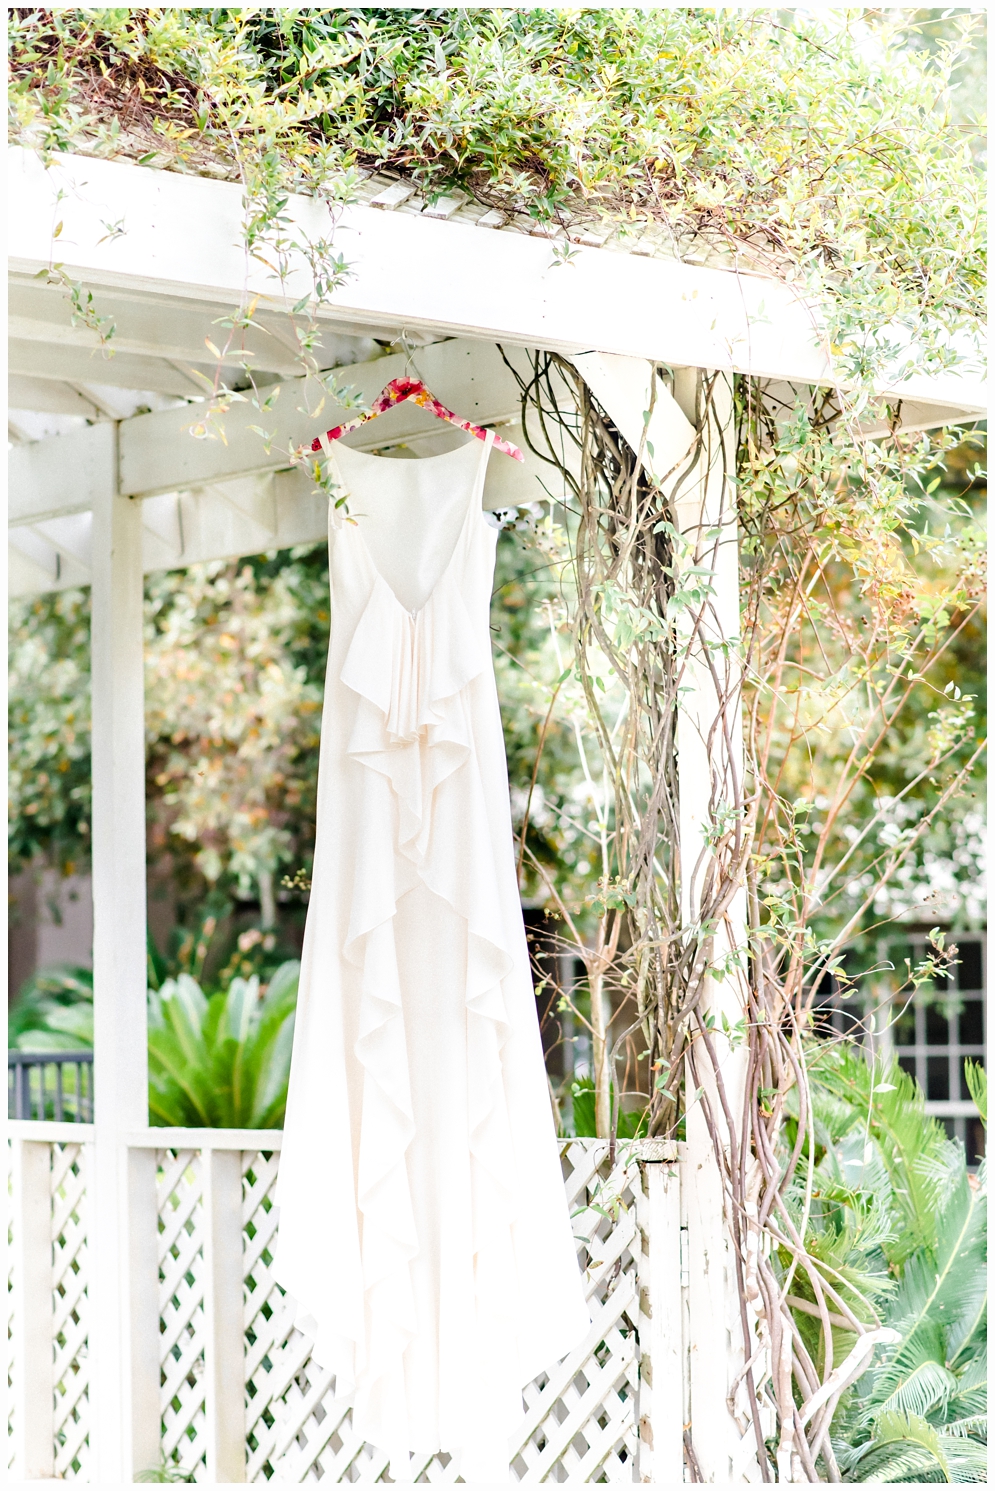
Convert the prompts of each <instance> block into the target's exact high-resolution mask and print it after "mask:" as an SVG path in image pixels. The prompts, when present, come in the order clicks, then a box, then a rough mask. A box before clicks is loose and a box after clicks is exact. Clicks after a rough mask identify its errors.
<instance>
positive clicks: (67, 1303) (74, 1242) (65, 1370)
mask: <svg viewBox="0 0 995 1500" xmlns="http://www.w3.org/2000/svg"><path fill="white" fill-rule="evenodd" d="M51 1159H52V1179H51V1181H52V1222H51V1228H50V1234H51V1243H52V1331H53V1369H52V1377H51V1379H52V1386H53V1391H54V1401H53V1406H54V1413H53V1422H52V1425H53V1429H54V1434H55V1440H54V1448H55V1473H56V1477H57V1478H59V1479H77V1480H83V1481H86V1480H87V1479H89V1478H90V1448H89V1437H90V1366H89V1358H88V1350H89V1335H90V1306H89V1284H90V1265H89V1243H88V1238H87V1228H88V1225H87V1219H88V1190H89V1179H90V1172H91V1169H92V1160H91V1149H90V1147H88V1146H85V1145H80V1144H77V1143H68V1142H64V1141H63V1142H56V1143H54V1144H53V1145H52V1147H51Z"/></svg>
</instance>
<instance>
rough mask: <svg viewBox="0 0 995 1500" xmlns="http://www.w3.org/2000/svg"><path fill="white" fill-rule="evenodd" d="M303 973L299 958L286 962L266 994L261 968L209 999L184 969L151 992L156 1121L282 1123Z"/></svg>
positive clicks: (257, 1126) (245, 1125)
mask: <svg viewBox="0 0 995 1500" xmlns="http://www.w3.org/2000/svg"><path fill="white" fill-rule="evenodd" d="M299 974H300V965H299V964H297V963H287V964H284V965H282V966H281V968H279V969H278V970H277V972H276V973H275V974H274V975H273V978H272V979H271V980H270V982H269V984H268V985H267V987H266V993H265V996H263V995H262V994H261V989H260V984H259V979H258V977H257V976H256V975H253V977H252V978H251V979H233V980H232V982H231V984H230V986H229V988H228V990H227V992H224V991H219V992H218V993H217V994H215V995H212V996H210V997H209V998H208V997H207V996H206V995H205V994H204V992H203V990H202V989H201V988H200V986H199V985H198V984H197V982H196V981H195V980H193V979H191V978H190V976H189V975H186V974H182V975H180V977H179V978H178V979H169V980H167V981H166V983H165V984H164V985H163V987H162V989H160V990H159V991H158V992H155V991H153V992H151V994H150V997H149V1120H150V1123H151V1124H153V1125H195V1126H214V1127H221V1126H239V1127H241V1128H242V1129H246V1130H267V1129H273V1128H276V1127H278V1126H280V1125H282V1123H283V1114H284V1110H285V1108H286V1103H287V1086H288V1083H289V1079H290V1054H291V1048H292V1045H293V1036H294V1010H295V1006H296V1004H297V981H298V976H299Z"/></svg>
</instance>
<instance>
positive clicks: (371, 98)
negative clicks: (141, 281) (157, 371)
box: [9, 6, 985, 358]
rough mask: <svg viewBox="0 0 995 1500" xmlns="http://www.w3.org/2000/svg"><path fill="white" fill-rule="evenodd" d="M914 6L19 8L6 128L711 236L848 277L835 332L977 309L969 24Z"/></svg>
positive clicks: (951, 317)
mask: <svg viewBox="0 0 995 1500" xmlns="http://www.w3.org/2000/svg"><path fill="white" fill-rule="evenodd" d="M918 15H919V13H918V12H916V11H914V10H895V11H891V12H881V11H878V12H876V13H875V12H868V11H866V10H865V9H854V10H852V11H833V12H826V13H825V14H823V15H820V14H819V13H813V12H812V11H808V12H806V13H801V12H788V11H785V10H783V9H776V8H771V9H756V10H754V9H750V8H744V9H733V8H725V9H718V8H712V7H680V8H663V7H651V8H648V9H645V10H636V9H631V10H630V9H619V10H615V9H612V10H602V9H597V8H591V9H578V8H571V9H531V8H529V9H524V10H515V9H508V8H505V9H493V10H492V9H485V8H481V9H477V8H455V7H438V8H427V9H424V10H414V9H407V8H405V9H388V8H377V7H369V8H366V7H364V8H337V7H336V8H329V7H324V6H301V7H296V6H294V7H289V6H288V7H275V6H274V7H270V6H259V7H256V6H250V7H244V8H224V9H215V10H211V9H206V8H199V7H189V8H188V7H184V6H170V7H167V6H153V7H148V8H142V9H137V8H130V7H122V8H113V9H105V8H100V7H94V8H86V9H83V8H78V7H68V6H67V7H65V8H59V9H50V10H45V9H31V10H29V9H15V10H14V11H12V13H11V20H10V43H9V45H10V57H11V94H10V103H11V112H12V121H13V124H12V130H13V135H14V138H15V139H16V140H18V141H20V142H22V143H24V144H32V145H35V146H37V147H39V148H40V149H42V150H44V151H52V150H66V149H74V150H85V151H92V152H96V153H99V154H107V155H112V156H122V157H131V158H132V159H137V160H139V161H142V162H146V163H154V164H156V165H162V166H169V167H172V168H174V169H177V170H185V171H192V172H203V173H208V174H215V175H228V176H233V177H238V176H241V177H242V179H243V180H245V181H246V182H247V185H248V186H249V187H250V189H251V190H252V193H253V196H254V197H256V198H257V199H261V200H262V201H264V202H266V203H267V204H268V205H269V207H268V212H269V213H272V212H274V211H275V205H276V203H277V202H278V200H279V199H280V197H281V196H282V195H283V194H285V192H286V191H287V190H288V189H293V190H298V191H304V192H308V191H314V190H315V188H316V187H320V186H321V185H323V184H327V183H328V181H329V179H336V180H337V182H338V183H339V187H340V190H341V184H342V180H343V176H344V178H345V181H346V183H347V184H348V182H349V181H350V180H355V173H356V171H357V169H358V170H362V169H364V168H365V169H370V168H376V169H381V170H388V171H392V172H396V173H398V174H400V175H402V176H406V177H409V178H411V179H412V180H414V181H415V182H417V183H418V184H419V185H420V186H421V187H423V188H424V189H425V190H427V191H428V192H429V193H439V192H442V191H444V190H446V189H451V188H452V187H454V186H458V187H460V188H461V189H463V190H464V191H467V192H469V193H470V194H471V195H472V196H473V197H475V198H476V199H477V200H479V201H480V202H482V203H485V204H490V205H495V206H501V207H502V208H504V209H506V210H508V211H512V212H518V213H521V214H523V215H526V216H530V217H532V218H534V219H536V220H540V221H551V222H553V223H560V224H562V225H563V226H564V227H565V228H566V227H568V226H569V225H570V224H571V223H572V222H574V221H575V220H577V219H580V220H587V221H590V220H605V219H607V220H609V221H610V222H611V223H612V224H613V225H615V226H623V227H624V226H627V227H628V228H630V229H631V230H632V231H634V232H635V231H638V232H640V233H641V232H642V231H643V230H644V229H645V228H646V227H648V226H652V225H656V226H659V227H660V229H661V231H662V232H663V233H664V234H665V235H666V236H668V237H670V239H671V241H672V245H673V249H674V253H676V254H678V255H681V254H684V253H687V252H688V251H689V250H691V249H693V247H694V246H695V245H696V244H698V245H701V244H702V243H705V242H707V243H709V244H711V245H713V246H718V247H722V248H723V249H725V250H726V251H727V252H730V253H732V254H734V255H735V256H737V257H738V258H739V260H740V263H745V264H752V265H760V266H767V267H769V268H771V269H775V270H777V271H778V272H780V273H781V274H787V275H791V276H793V277H794V278H796V279H799V280H800V281H802V282H804V283H805V284H806V285H811V286H816V287H819V286H822V287H824V286H826V285H828V286H830V287H832V288H834V289H835V290H836V291H837V293H839V292H840V291H841V290H842V289H844V288H845V290H846V297H845V301H846V303H847V306H848V314H847V316H845V317H844V318H843V320H842V325H841V332H842V338H843V343H844V344H845V343H846V340H847V337H851V338H852V336H853V331H854V329H855V328H856V327H858V326H860V327H862V328H864V329H865V330H867V329H874V328H880V327H881V326H883V325H885V324H888V323H893V322H895V321H896V320H897V321H899V322H903V323H906V324H908V325H910V326H912V327H916V326H919V327H921V325H922V323H923V321H924V320H927V321H929V322H930V323H935V324H938V325H942V326H943V327H945V328H946V329H947V330H948V331H949V330H950V329H952V328H955V327H957V326H961V327H963V326H964V325H970V326H973V325H974V324H975V322H976V320H977V319H979V318H980V316H981V313H982V306H983V296H984V285H985V282H984V225H983V214H982V202H983V198H982V186H981V182H980V176H979V172H978V170H977V163H976V159H975V152H976V150H977V146H978V140H979V136H978V131H977V129H975V128H974V127H973V126H971V125H970V124H967V125H964V124H958V123H957V122H956V121H955V120H954V119H953V118H952V113H951V110H952V106H951V80H952V77H954V76H955V73H956V69H957V68H958V67H959V66H960V65H961V64H962V63H963V61H964V58H965V56H966V54H967V52H968V51H969V48H970V46H971V43H972V38H973V36H974V35H975V34H976V32H977V30H978V28H979V26H980V25H981V24H983V23H982V21H981V18H979V17H977V16H974V17H972V16H971V15H969V14H962V15H961V16H960V17H959V18H958V19H957V20H956V24H955V26H954V28H953V29H954V32H955V35H954V37H953V39H952V40H949V41H945V42H940V44H939V45H934V46H933V47H932V50H931V51H927V50H925V44H924V43H923V45H918V46H917V45H915V43H916V41H917V38H916V37H915V36H910V25H912V24H913V23H914V21H915V18H916V17H917V16H918ZM265 213H266V210H264V217H265ZM939 348H940V345H939V344H937V346H936V349H935V350H934V357H940V358H943V357H944V356H942V355H938V354H937V350H938V349H939ZM946 357H947V358H949V355H948V356H946Z"/></svg>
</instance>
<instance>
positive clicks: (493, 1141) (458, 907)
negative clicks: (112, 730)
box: [340, 577, 521, 1441]
mask: <svg viewBox="0 0 995 1500" xmlns="http://www.w3.org/2000/svg"><path fill="white" fill-rule="evenodd" d="M486 665H487V662H486V661H485V660H484V659H483V651H482V645H481V642H480V628H479V625H478V626H477V627H476V628H475V627H474V625H473V623H472V622H471V620H470V618H469V614H468V612H467V609H466V606H465V604H464V602H463V599H462V596H461V594H460V591H459V589H458V588H457V587H455V586H452V585H449V586H447V585H444V586H443V587H441V588H440V589H438V590H437V591H436V593H435V594H434V595H433V596H432V598H431V599H430V600H429V602H428V603H427V604H426V606H425V607H424V609H422V610H421V611H420V612H419V613H418V614H416V615H411V614H409V613H408V611H406V610H405V609H403V607H402V606H401V605H400V604H399V603H398V601H397V599H396V598H395V596H394V595H393V593H392V592H391V590H390V589H389V587H388V586H387V584H386V583H385V582H384V581H383V580H382V579H380V578H379V577H378V578H377V580H376V582H375V583H374V586H373V590H372V592H371V595H370V599H369V602H368V604H367V606H366V609H365V610H364V612H363V614H362V616H361V618H360V620H359V623H358V625H357V627H356V630H355V633H354V635H353V638H352V641H351V642H350V646H349V649H348V652H347V655H346V658H345V662H344V664H343V666H342V669H341V674H340V676H341V680H342V682H343V683H345V685H346V686H347V687H349V688H351V689H352V690H353V692H354V693H356V694H357V695H358V699H359V701H358V704H357V710H356V717H355V721H354V723H353V726H352V730H351V733H350V736H349V739H348V753H349V755H350V756H352V757H353V758H354V759H356V760H358V761H359V762H361V763H362V764H363V765H365V766H367V767H368V768H369V769H370V770H372V771H374V772H376V773H378V774H379V775H381V776H383V777H385V778H386V780H387V781H388V782H389V784H390V787H391V788H392V791H393V794H394V799H393V801H394V806H395V808H396V813H397V820H398V830H397V835H396V838H397V847H398V849H399V851H400V853H401V854H402V855H403V856H404V858H403V859H402V860H401V861H400V867H399V868H398V867H397V866H396V865H395V864H394V861H393V851H394V847H395V845H394V837H395V835H394V832H393V828H392V827H388V826H387V820H386V819H378V820H377V822H376V823H375V824H374V825H371V826H370V828H369V830H368V838H367V839H366V840H365V841H364V842H365V848H364V850H363V852H362V855H361V858H360V861H359V863H358V865H357V869H356V879H355V884H354V887H353V893H352V903H351V912H350V920H349V928H348V938H347V942H346V945H345V954H346V957H347V958H348V959H349V961H350V962H351V963H353V964H355V965H356V966H357V967H358V968H359V969H361V971H362V986H361V1002H360V1014H359V1032H358V1039H357V1042H356V1048H355V1051H356V1056H357V1058H358V1060H359V1061H360V1062H361V1064H362V1066H363V1069H364V1076H365V1080H366V1085H365V1089H364V1097H363V1115H362V1130H361V1135H360V1160H359V1181H358V1198H359V1204H360V1207H361V1209H362V1213H363V1230H362V1259H363V1274H364V1286H365V1288H366V1294H367V1339H366V1349H365V1353H366V1358H367V1364H366V1368H367V1369H368V1370H370V1371H377V1373H378V1379H377V1380H376V1382H375V1385H374V1384H373V1383H372V1382H369V1381H364V1378H363V1371H362V1369H360V1368H357V1371H356V1376H357V1382H356V1396H355V1411H356V1421H357V1423H359V1424H361V1426H360V1427H358V1428H357V1430H362V1431H364V1432H365V1433H368V1434H369V1435H370V1437H371V1438H372V1439H373V1440H374V1441H376V1436H377V1433H378V1432H379V1431H384V1430H385V1429H387V1428H391V1427H392V1428H393V1429H394V1430H395V1431H396V1428H397V1425H398V1423H397V1412H398V1410H399V1409H400V1407H399V1406H398V1405H397V1403H399V1402H400V1403H403V1401H404V1381H403V1358H404V1351H405V1348H406V1346H407V1344H408V1342H409V1340H410V1337H411V1335H412V1332H413V1323H412V1318H413V1314H414V1308H413V1301H412V1292H411V1273H410V1263H411V1261H412V1260H413V1259H414V1257H415V1256H416V1255H417V1254H418V1248H419V1247H418V1244H417V1238H416V1235H415V1230H414V1221H413V1216H412V1212H411V1196H410V1185H409V1182H408V1176H407V1165H406V1161H405V1153H406V1151H407V1147H408V1145H409V1143H410V1142H411V1140H412V1136H413V1131H414V1118H413V1114H412V1110H411V1095H410V1079H409V1075H408V1054H407V1046H406V1039H405V1029H404V1015H403V1004H402V995H401V982H400V976H399V975H398V973H397V966H396V957H395V954H394V949H393V926H392V919H393V916H394V913H395V912H396V909H397V901H398V899H399V898H400V896H401V895H402V894H403V893H404V887H405V883H406V881H407V880H409V879H410V878H414V879H417V880H420V881H421V882H422V883H423V884H424V885H425V886H426V887H427V888H428V889H429V890H430V891H432V892H433V894H434V895H436V896H438V897H440V898H441V899H442V900H443V901H445V902H446V903H447V905H448V906H449V907H450V908H451V909H452V910H453V911H455V912H456V914H457V915H458V916H460V917H461V918H463V919H464V921H465V922H466V927H467V951H466V988H465V1004H466V1017H467V1019H466V1028H467V1030H466V1055H467V1066H468V1071H467V1089H468V1099H469V1118H468V1122H467V1124H468V1137H469V1150H470V1157H471V1163H472V1167H471V1178H472V1186H471V1192H472V1213H473V1222H472V1230H471V1238H472V1246H473V1252H474V1257H475V1261H477V1263H478V1265H479V1266H480V1271H481V1273H482V1274H483V1276H484V1278H485V1279H486V1280H487V1281H488V1282H490V1281H491V1280H492V1277H491V1275H490V1273H489V1271H488V1267H489V1266H494V1267H495V1269H496V1268H497V1267H500V1274H501V1275H502V1276H503V1278H504V1280H503V1290H504V1291H505V1292H508V1291H509V1287H508V1280H507V1278H508V1275H509V1274H510V1272H511V1271H512V1269H513V1267H514V1255H513V1252H512V1244H511V1237H512V1224H513V1221H514V1218H515V1214H516V1172H515V1165H514V1163H515V1154H514V1143H513V1138H512V1131H511V1124H510V1121H509V1119H508V1113H507V1102H506V1097H505V1089H504V1086H503V1073H502V1061H501V1053H502V1048H503V1045H504V1042H505V1039H506V1037H507V1036H508V1034H509V1031H510V1022H509V1017H508V1013H507V1008H506V1003H505V997H504V993H503V984H504V981H505V980H506V979H507V978H508V977H509V975H511V974H512V972H513V971H514V967H515V964H514V940H513V938H512V937H511V936H510V935H509V934H508V933H507V932H506V931H505V930H504V923H503V920H502V917H501V915H500V914H501V911H502V907H503V903H502V900H501V893H500V890H499V887H498V882H497V877H496V871H497V869H498V868H499V865H500V861H499V859H498V858H497V856H496V852H495V850H494V849H493V847H492V835H491V828H490V821H489V817H488V809H487V805H486V800H485V796H484V790H483V787H482V785H481V782H480V776H479V770H478V767H477V765H476V761H475V758H474V756H473V755H472V753H471V752H472V750H473V739H472V730H471V725H470V718H469V705H468V704H467V702H466V697H467V696H468V695H467V694H465V692H464V690H465V689H466V688H467V686H468V684H469V683H471V682H472V681H473V680H474V678H476V677H477V676H478V675H479V674H480V672H482V671H483V670H484V669H485V667H486ZM391 821H392V820H391ZM405 867H406V868H407V872H408V875H406V873H405ZM391 869H394V871H395V874H394V878H393V880H392V879H391V878H390V875H389V874H388V872H389V871H390V870H391ZM440 957H441V956H440ZM510 1290H511V1294H512V1297H513V1292H514V1289H513V1288H511V1289H510ZM497 1300H500V1299H499V1297H498V1299H497ZM477 1301H478V1307H479V1306H480V1305H481V1303H483V1304H484V1305H495V1298H494V1293H493V1292H489V1293H488V1294H485V1295H483V1296H481V1288H480V1286H479V1276H478V1296H477ZM481 1335H482V1336H481ZM468 1343H469V1346H470V1347H473V1346H476V1347H477V1348H478V1349H480V1350H481V1351H483V1350H485V1349H486V1350H488V1355H489V1357H488V1358H487V1359H485V1360H484V1361H483V1363H482V1368H480V1369H478V1370H476V1371H475V1372H473V1379H472V1380H470V1381H469V1383H468V1386H467V1389H468V1390H476V1391H477V1392H479V1391H480V1390H481V1389H482V1388H488V1387H490V1388H491V1389H492V1391H493V1395H494V1399H495V1400H497V1401H500V1400H501V1397H502V1392H503V1389H504V1388H505V1387H509V1380H508V1378H507V1369H506V1368H505V1371H504V1372H503V1373H504V1375H505V1378H504V1380H503V1381H502V1380H501V1379H497V1378H496V1377H497V1375H498V1370H497V1368H496V1367H497V1366H498V1365H504V1366H506V1362H507V1361H508V1360H509V1358H510V1360H511V1361H512V1362H514V1358H515V1355H514V1351H513V1349H512V1348H510V1347H509V1339H508V1330H507V1327H506V1326H502V1328H500V1329H493V1330H491V1329H480V1330H478V1337H477V1338H476V1339H473V1338H470V1339H469V1340H468ZM387 1372H389V1373H387ZM520 1387H521V1383H520V1382H519V1385H518V1387H517V1390H516V1387H515V1381H514V1378H512V1379H511V1381H510V1387H509V1388H510V1389H511V1390H512V1392H513V1393H514V1395H515V1396H516V1398H517V1394H518V1392H519V1391H520ZM504 1400H505V1401H507V1396H506V1395H505V1396H504ZM392 1407H393V1411H392V1410H391V1408H392ZM440 1415H441V1414H440ZM453 1415H454V1414H452V1413H450V1419H451V1421H452V1417H453ZM492 1415H493V1412H492ZM512 1415H514V1414H512ZM518 1415H520V1413H518ZM473 1420H474V1419H473V1414H472V1413H471V1412H469V1411H466V1412H463V1413H462V1416H461V1419H460V1420H458V1421H457V1422H456V1423H455V1427H456V1428H459V1429H461V1430H462V1431H463V1432H465V1431H466V1430H467V1425H468V1424H469V1426H470V1427H471V1428H472V1426H473ZM476 1420H479V1417H478V1418H477V1419H476ZM447 1425H448V1424H447ZM455 1435H456V1433H455V1432H454V1436H455Z"/></svg>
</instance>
